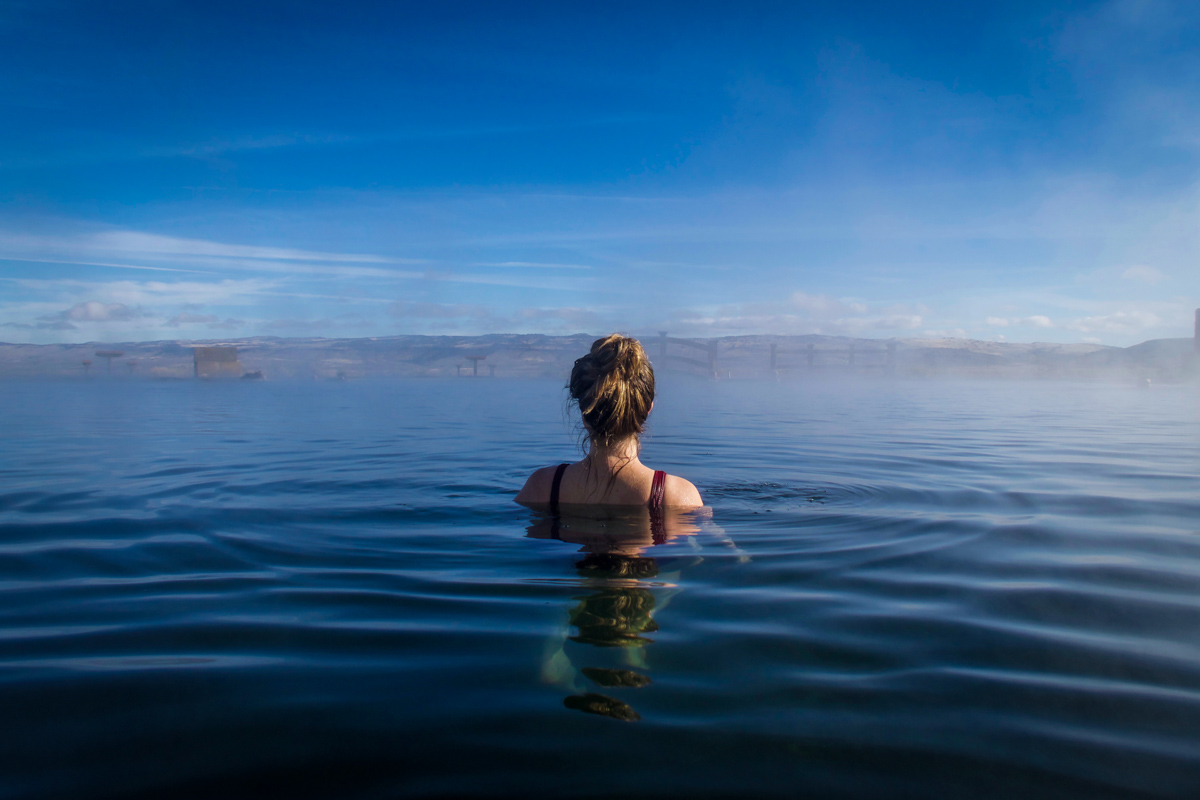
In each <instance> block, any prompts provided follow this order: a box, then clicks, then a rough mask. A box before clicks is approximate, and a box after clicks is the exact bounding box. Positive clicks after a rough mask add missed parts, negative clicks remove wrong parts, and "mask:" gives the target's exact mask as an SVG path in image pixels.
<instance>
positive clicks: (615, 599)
mask: <svg viewBox="0 0 1200 800" xmlns="http://www.w3.org/2000/svg"><path fill="white" fill-rule="evenodd" d="M568 388H569V390H570V392H571V401H572V402H573V403H575V404H576V405H578V406H579V411H580V413H581V415H582V417H583V427H584V430H585V431H586V432H587V438H588V448H587V454H586V455H585V456H584V458H583V459H582V460H581V461H579V462H577V463H575V464H560V465H558V466H557V467H545V468H543V469H539V470H538V471H537V472H534V473H533V475H531V476H529V480H527V481H526V482H525V487H524V488H523V489H521V491H520V493H519V494H518V495H517V498H516V499H517V502H518V503H522V504H524V505H527V506H530V507H531V508H534V509H537V510H544V511H548V512H549V515H548V516H547V517H543V518H541V519H537V520H535V521H534V522H533V524H531V525H530V526H529V528H528V532H529V535H530V536H531V537H535V538H545V539H558V540H560V541H565V542H571V543H574V544H578V545H581V552H583V553H586V554H587V555H586V556H585V557H584V559H583V560H582V561H580V562H578V563H577V564H576V565H575V567H576V569H577V570H578V571H579V575H580V577H581V578H583V580H584V585H585V586H587V587H588V589H589V592H588V594H585V595H583V596H577V597H576V598H574V599H575V601H576V605H575V606H574V607H573V608H571V609H569V611H568V619H567V620H565V622H566V624H565V625H564V628H563V630H562V631H561V632H560V633H559V635H556V636H554V637H552V638H551V640H550V641H548V642H547V643H546V650H545V653H544V655H543V659H542V670H541V673H542V680H543V681H545V682H547V683H551V684H555V685H558V686H561V687H563V688H566V689H569V690H570V691H573V692H580V691H584V692H585V693H584V694H572V695H570V696H569V697H567V698H566V699H565V700H564V701H563V704H564V705H565V706H566V707H567V708H572V709H578V710H580V711H586V712H588V713H592V714H600V715H603V716H607V717H613V718H616V719H621V720H636V719H638V718H639V715H638V713H637V712H636V711H634V710H633V708H632V707H631V706H630V705H629V704H628V703H626V702H624V701H622V700H619V699H617V698H614V697H610V696H608V695H604V694H598V693H596V692H594V691H587V688H590V687H587V686H586V685H581V684H580V683H579V682H578V679H577V675H578V674H579V673H580V672H581V673H582V675H583V677H585V678H586V679H587V680H588V681H589V682H590V683H592V684H595V686H596V687H598V688H599V687H604V688H605V689H606V690H610V691H611V690H616V691H618V692H619V691H621V690H624V689H637V688H639V687H642V686H645V685H647V684H649V683H650V682H651V681H650V678H649V676H647V675H645V674H644V673H643V672H642V671H640V670H645V669H646V660H645V648H646V646H647V645H649V644H651V643H653V641H654V640H653V639H652V638H651V637H650V636H648V635H647V634H653V633H654V632H655V631H657V630H658V624H657V623H656V622H655V621H654V618H653V616H652V613H653V612H654V611H656V610H661V609H662V608H663V606H664V605H665V602H666V600H667V599H669V597H670V595H671V594H673V593H674V591H677V589H674V588H673V587H671V585H670V583H665V584H664V583H663V582H662V578H664V577H667V576H660V575H659V570H658V564H657V563H655V560H654V559H652V558H646V557H644V556H642V555H641V554H642V552H643V551H644V550H645V549H646V548H648V547H652V546H654V545H661V544H665V543H667V542H668V541H670V540H672V539H674V538H676V537H680V536H683V537H690V535H691V534H693V533H695V532H697V530H698V529H697V526H696V524H695V520H694V519H693V518H692V516H691V515H692V514H694V513H695V511H694V509H699V508H701V507H702V506H703V501H702V500H701V499H700V493H699V492H698V491H696V487H695V486H693V485H692V484H691V483H690V482H689V481H687V480H684V479H683V478H678V477H675V476H673V475H667V474H666V473H665V472H662V471H657V472H656V471H654V470H652V469H650V468H649V467H646V466H644V465H643V464H642V462H641V461H640V460H639V459H638V449H639V436H640V435H641V433H642V430H643V429H644V427H645V424H646V417H647V416H649V414H650V409H651V408H652V407H653V405H654V370H653V368H652V367H651V366H650V360H649V359H648V358H647V357H646V353H645V351H644V350H642V346H641V345H640V344H638V342H637V340H636V339H631V338H629V337H627V336H621V335H619V334H613V335H611V336H606V337H605V338H603V339H597V340H596V341H595V342H594V343H593V344H592V348H591V351H590V352H589V353H588V354H587V355H585V356H584V357H583V358H580V359H579V360H577V361H576V362H575V367H574V369H572V370H571V380H570V383H569V384H568ZM672 577H674V576H672ZM655 578H658V579H659V581H658V582H657V586H656V589H657V591H658V593H659V594H660V595H661V596H659V597H656V596H655V593H652V592H651V589H650V587H649V585H648V584H646V583H643V582H644V581H649V580H654V579H655ZM668 580H669V578H668ZM572 628H573V629H574V630H575V631H576V635H574V636H572V635H570V632H569V631H570V629H572ZM568 642H573V643H575V644H577V645H588V646H590V647H598V648H603V649H604V650H606V651H607V652H608V653H609V654H610V656H618V657H617V658H615V659H614V658H600V659H598V660H600V661H602V662H603V661H609V662H610V666H588V667H584V668H582V669H581V670H578V671H577V670H576V669H575V667H574V665H572V663H571V659H570V658H569V657H568V655H567V652H566V647H567V643H568ZM597 655H598V653H596V652H593V653H592V658H595V657H596V656H597ZM614 662H615V663H614ZM593 663H594V662H593Z"/></svg>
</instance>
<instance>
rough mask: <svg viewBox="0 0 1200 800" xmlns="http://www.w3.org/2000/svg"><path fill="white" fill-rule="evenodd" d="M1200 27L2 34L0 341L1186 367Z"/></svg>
mask: <svg viewBox="0 0 1200 800" xmlns="http://www.w3.org/2000/svg"><path fill="white" fill-rule="evenodd" d="M1198 45H1200V6H1197V5H1195V4H1191V3H1185V2H1160V1H1158V0H1118V1H1117V2H1098V3H1083V2H1079V3H1070V2H1059V3H999V4H982V3H962V2H952V3H951V2H947V3H897V2H879V3H874V2H870V3H868V2H858V3H855V2H830V3H778V4H774V3H752V2H751V3H737V4H732V3H719V4H718V3H700V2H689V3H678V4H671V3H657V4H656V3H636V4H632V3H631V4H620V3H606V4H593V5H591V6H585V5H584V4H574V3H545V4H541V3H494V2H488V3H453V2H447V3H378V4H368V3H337V4H335V3H311V2H310V3H305V2H287V3H271V2H261V3H224V2H193V3H172V2H145V3H123V2H104V3H101V2H95V3H70V2H54V0H32V1H31V2H19V1H17V2H14V1H13V0H10V1H9V2H6V3H4V4H3V5H0V109H2V112H3V120H4V124H3V125H0V259H2V260H0V287H2V288H0V340H3V341H9V342H38V343H45V342H84V341H136V340H154V339H218V338H238V337H243V336H254V335H276V336H385V335H392V334H400V333H438V334H459V333H465V334H473V333H486V332H535V333H575V332H589V333H603V332H607V331H609V330H624V331H629V332H632V333H645V332H651V331H657V330H669V331H671V332H673V333H675V334H678V335H686V336H716V335H735V334H743V333H827V334H849V335H856V336H865V337H891V336H899V337H938V336H965V337H971V338H977V339H988V340H998V339H1005V340H1008V341H1054V342H1082V341H1089V342H1102V343H1104V344H1114V345H1128V344H1133V343H1136V342H1140V341H1143V340H1146V339H1151V338H1159V337H1170V336H1190V335H1191V326H1192V311H1193V309H1194V308H1196V307H1197V306H1198V305H1200V268H1198V264H1197V254H1198V253H1200V247H1198V245H1200V225H1198V224H1197V223H1200V191H1198V190H1200V46H1198Z"/></svg>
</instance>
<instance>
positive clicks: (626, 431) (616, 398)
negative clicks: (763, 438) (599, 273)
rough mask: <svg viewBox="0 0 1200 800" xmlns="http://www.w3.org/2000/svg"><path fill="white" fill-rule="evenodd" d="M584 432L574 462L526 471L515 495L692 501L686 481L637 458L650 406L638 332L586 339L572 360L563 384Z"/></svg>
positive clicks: (580, 501) (549, 504)
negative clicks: (585, 349) (583, 445)
mask: <svg viewBox="0 0 1200 800" xmlns="http://www.w3.org/2000/svg"><path fill="white" fill-rule="evenodd" d="M568 388H569V389H570V392H571V401H572V402H573V403H575V404H576V405H578V406H579V411H580V413H581V414H582V415H583V427H584V430H585V431H586V432H587V437H588V443H589V446H588V451H587V455H585V456H584V458H583V460H581V461H578V462H576V463H574V464H560V465H558V466H557V467H544V468H542V469H539V470H538V471H537V472H535V473H533V474H532V475H530V476H529V480H527V481H525V486H524V488H522V489H521V491H520V493H519V494H517V498H516V499H517V502H518V503H521V504H523V505H527V506H536V507H543V508H548V509H549V511H550V513H552V514H554V513H557V512H558V509H559V504H560V503H562V504H565V505H572V506H583V505H592V506H595V505H601V506H626V507H628V506H641V507H647V508H649V509H650V510H651V511H660V510H662V509H664V508H678V509H687V508H697V507H699V506H702V505H704V501H702V500H701V499H700V493H699V492H698V491H696V487H695V486H693V485H692V484H691V482H690V481H687V480H684V479H683V478H678V477H676V476H674V475H668V474H667V473H665V472H662V471H657V472H656V471H654V470H652V469H650V468H649V467H647V466H645V465H643V464H642V462H641V461H640V460H638V449H639V437H640V436H641V433H642V430H643V428H644V427H645V424H646V417H647V416H649V415H650V409H651V408H653V407H654V369H653V368H652V367H651V366H650V359H648V358H647V357H646V351H644V350H643V349H642V346H641V344H639V343H638V341H637V340H636V339H631V338H630V337H628V336H621V335H620V334H617V333H614V334H612V335H611V336H606V337H604V338H603V339H597V340H596V341H595V342H593V343H592V349H591V352H589V353H588V354H587V355H585V356H584V357H583V358H580V359H578V360H577V361H576V362H575V367H574V369H572V370H571V382H570V384H569V385H568Z"/></svg>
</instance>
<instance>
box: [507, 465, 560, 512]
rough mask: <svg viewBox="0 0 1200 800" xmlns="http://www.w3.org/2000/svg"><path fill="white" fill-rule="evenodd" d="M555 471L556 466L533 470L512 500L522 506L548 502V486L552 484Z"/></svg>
mask: <svg viewBox="0 0 1200 800" xmlns="http://www.w3.org/2000/svg"><path fill="white" fill-rule="evenodd" d="M556 469H558V465H557V464H556V465H554V466H552V467H542V468H541V469H539V470H534V472H533V474H532V475H530V476H529V479H528V480H526V481H525V485H524V486H522V487H521V491H519V492H517V496H516V497H515V498H514V499H515V500H516V501H517V502H518V503H521V504H522V505H530V504H531V503H534V504H536V503H548V502H550V485H551V484H552V483H554V471H555V470H556Z"/></svg>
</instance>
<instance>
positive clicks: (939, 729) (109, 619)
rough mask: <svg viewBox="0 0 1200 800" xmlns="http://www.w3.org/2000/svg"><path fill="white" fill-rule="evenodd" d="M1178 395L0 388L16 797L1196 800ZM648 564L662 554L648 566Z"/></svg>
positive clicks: (1198, 632)
mask: <svg viewBox="0 0 1200 800" xmlns="http://www.w3.org/2000/svg"><path fill="white" fill-rule="evenodd" d="M1198 397H1200V395H1197V394H1196V389H1195V387H1194V386H1193V387H1182V386H1166V387H1154V389H1153V390H1150V391H1144V390H1143V391H1138V390H1136V389H1133V388H1129V389H1125V388H1123V387H1116V388H1114V387H1100V386H1091V385H1070V384H1002V383H984V382H979V383H919V382H892V383H889V382H885V381H879V382H872V383H861V384H838V383H827V382H810V383H805V384H774V383H761V384H756V383H737V382H715V383H714V382H698V381H697V382H690V381H678V382H672V381H666V382H664V383H663V385H662V387H661V388H660V397H659V399H658V402H657V405H656V407H655V413H654V415H653V417H652V418H651V422H652V424H651V430H650V435H649V436H648V437H647V438H646V441H645V444H644V451H643V456H644V460H645V461H646V462H647V463H648V464H650V465H651V466H653V467H656V468H662V469H667V470H670V471H672V472H676V473H678V474H682V475H684V476H686V477H688V478H690V479H691V480H693V481H694V482H695V483H696V484H697V486H698V487H699V488H700V490H701V492H702V493H703V495H704V497H705V499H706V501H707V502H708V504H709V507H710V509H711V513H710V514H704V515H700V516H698V517H696V518H694V519H680V520H673V521H672V523H671V526H670V530H669V531H668V532H667V535H659V536H655V535H653V532H652V531H651V530H650V529H649V526H648V522H645V521H643V520H640V519H632V520H622V519H611V520H587V519H577V518H576V519H563V520H559V521H556V522H555V521H551V520H547V519H544V518H542V517H540V516H539V515H537V514H532V513H530V512H529V511H527V510H525V509H522V508H520V507H518V506H516V505H515V504H513V502H512V497H513V495H514V494H515V492H516V491H517V489H518V488H520V485H521V483H522V482H523V480H524V478H525V476H526V475H527V474H528V473H529V472H530V471H532V470H533V469H534V468H536V467H539V466H544V465H546V464H552V463H557V462H560V461H563V460H568V459H571V458H574V457H575V454H576V453H577V452H578V450H577V438H578V437H577V431H576V430H574V429H573V428H572V426H571V425H570V423H569V420H568V418H567V417H566V415H565V412H564V407H563V402H562V401H563V393H562V389H561V385H560V384H557V383H553V382H536V381H530V382H522V381H501V380H486V379H479V380H469V379H463V380H457V381H450V380H447V381H412V382H393V383H383V382H381V383H366V382H364V383H353V382H352V383H315V384H288V383H270V382H268V383H237V382H234V383H204V382H190V381H189V382H105V381H92V382H87V383H85V382H75V383H57V384H52V383H9V384H5V385H2V386H0V403H2V404H3V408H4V410H5V412H4V415H3V417H2V418H0V454H2V455H3V458H2V459H0V479H2V482H0V598H2V599H0V709H3V713H2V714H0V794H2V795H3V796H5V797H20V798H25V797H49V796H70V797H76V798H93V797H94V798H100V797H113V796H139V795H143V796H147V797H149V796H166V795H170V796H176V797H179V796H196V797H211V796H236V795H239V794H242V795H256V796H263V794H264V793H267V792H282V791H286V792H288V793H290V794H291V795H292V796H308V795H316V796H338V797H388V796H397V795H401V796H427V795H456V794H463V793H467V794H481V795H504V794H529V793H535V792H536V793H543V794H547V793H548V794H551V795H554V796H559V795H573V796H608V795H611V794H613V793H617V792H620V793H623V794H625V795H629V796H660V797H665V796H685V795H686V796H696V795H704V796H716V795H729V796H733V795H738V794H743V793H751V794H755V795H759V796H787V797H794V796H801V795H807V796H817V797H868V796H889V797H914V798H916V797H929V796H937V795H941V796H971V797H1013V796H1017V795H1018V794H1020V796H1033V797H1080V798H1084V797H1086V798H1103V797H1139V796H1146V797H1192V796H1195V790H1196V787H1197V786H1200V593H1198V592H1197V589H1198V587H1200V410H1198V408H1200V401H1198V400H1197V398H1198ZM655 540H657V541H658V543H655Z"/></svg>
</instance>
